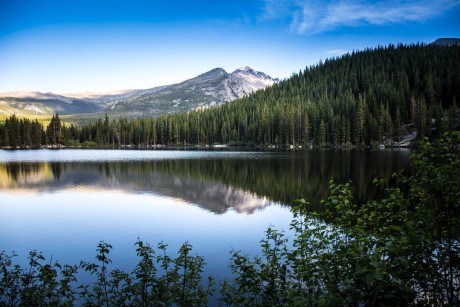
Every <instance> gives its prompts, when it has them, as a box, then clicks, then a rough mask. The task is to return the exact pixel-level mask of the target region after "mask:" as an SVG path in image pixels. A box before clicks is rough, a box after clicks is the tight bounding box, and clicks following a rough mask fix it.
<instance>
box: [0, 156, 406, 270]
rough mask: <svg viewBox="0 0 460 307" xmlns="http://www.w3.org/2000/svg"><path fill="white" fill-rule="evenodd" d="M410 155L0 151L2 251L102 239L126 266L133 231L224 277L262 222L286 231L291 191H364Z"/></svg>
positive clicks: (88, 255) (362, 196) (255, 241)
mask: <svg viewBox="0 0 460 307" xmlns="http://www.w3.org/2000/svg"><path fill="white" fill-rule="evenodd" d="M408 164H409V151H406V150H398V151H395V150H381V151H305V152H228V151H166V150H70V149H69V150H44V149H42V150H14V151H12V150H11V151H10V150H0V250H5V251H8V252H10V251H15V252H16V253H17V254H19V256H20V257H18V259H17V260H18V262H19V263H22V264H24V263H25V260H26V256H27V254H28V252H29V251H31V250H39V251H42V252H43V253H44V255H45V256H46V257H47V259H49V258H50V257H52V258H53V259H55V260H56V259H57V260H59V261H60V262H61V263H69V264H78V263H79V261H80V260H85V261H95V255H96V252H95V249H96V246H97V244H98V243H99V241H101V240H104V241H105V242H108V243H110V244H112V245H113V247H114V250H113V251H112V252H111V253H110V256H111V259H112V260H113V264H114V265H113V267H117V268H121V269H124V270H127V271H131V269H132V268H133V266H134V264H135V263H136V255H135V248H134V246H133V244H134V242H135V241H136V240H137V238H140V239H141V240H144V241H147V242H149V243H150V244H152V245H154V246H156V244H157V243H159V242H161V241H163V242H165V243H168V244H169V251H170V254H174V253H175V252H176V251H177V249H178V248H179V246H180V245H181V244H182V243H184V242H186V241H188V242H189V243H191V244H192V246H193V248H194V252H195V253H197V254H199V255H202V256H204V257H205V259H206V261H207V263H208V265H207V270H206V273H207V274H212V275H213V276H215V277H217V278H219V279H222V278H224V277H226V276H228V275H229V272H230V270H229V268H228V267H227V265H228V258H229V255H230V251H231V249H232V248H233V249H234V250H242V251H244V252H245V253H247V254H250V255H256V254H257V253H258V250H259V248H258V246H259V241H260V240H261V239H262V238H263V235H264V230H266V229H267V227H269V226H270V225H273V226H274V227H275V228H277V229H284V230H288V229H289V223H290V221H291V218H292V215H291V213H290V211H289V206H290V204H292V203H293V201H294V200H295V199H297V198H299V197H302V196H303V197H307V198H308V199H310V200H311V202H312V204H313V206H314V207H315V208H317V209H318V210H320V209H321V207H320V205H319V200H320V199H321V198H322V197H324V196H325V195H326V193H327V187H328V181H329V178H330V177H332V176H333V177H334V178H336V181H338V182H346V181H349V180H352V181H353V182H354V186H355V188H356V190H355V196H356V198H357V199H358V200H360V201H364V200H366V199H369V198H373V197H376V196H378V194H379V191H377V190H376V189H374V188H373V187H372V184H370V182H372V179H373V178H375V177H379V178H384V179H387V180H390V178H391V174H392V173H393V172H395V171H398V170H401V169H407V168H408ZM390 182H391V180H390Z"/></svg>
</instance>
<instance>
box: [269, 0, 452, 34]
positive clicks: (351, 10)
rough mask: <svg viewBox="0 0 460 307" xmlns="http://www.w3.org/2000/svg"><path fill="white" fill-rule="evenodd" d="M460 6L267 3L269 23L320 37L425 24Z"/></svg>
mask: <svg viewBox="0 0 460 307" xmlns="http://www.w3.org/2000/svg"><path fill="white" fill-rule="evenodd" d="M457 5H460V0H439V1H432V0H421V1H420V0H419V1H417V0H387V1H381V0H380V1H364V0H332V1H327V2H326V1H319V0H278V1H274V0H266V1H265V7H264V13H263V15H262V17H263V18H264V19H265V20H273V19H282V20H287V21H288V22H289V24H290V29H291V30H292V31H294V32H298V33H310V34H314V33H319V32H326V31H330V30H333V29H336V28H338V27H341V26H360V25H365V24H372V25H385V24H397V23H403V22H423V21H425V20H427V19H430V18H433V17H436V16H439V15H441V14H443V13H444V12H445V11H447V10H449V9H451V8H453V7H454V6H457Z"/></svg>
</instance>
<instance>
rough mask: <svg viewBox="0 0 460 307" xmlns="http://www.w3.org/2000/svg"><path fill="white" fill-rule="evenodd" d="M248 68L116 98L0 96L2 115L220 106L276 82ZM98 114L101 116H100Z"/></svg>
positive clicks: (217, 70) (151, 111)
mask: <svg viewBox="0 0 460 307" xmlns="http://www.w3.org/2000/svg"><path fill="white" fill-rule="evenodd" d="M278 81H279V80H278V79H273V78H271V77H270V76H268V75H266V74H265V73H263V72H260V71H255V70H254V69H252V68H251V67H247V66H246V67H242V68H239V69H237V70H235V71H234V72H232V73H230V74H229V73H227V72H226V71H225V70H224V69H222V68H215V69H212V70H210V71H208V72H206V73H204V74H201V75H199V76H197V77H195V78H192V79H189V80H186V81H184V82H181V83H178V84H172V85H165V86H159V87H154V88H150V89H144V90H130V91H126V92H123V93H121V94H116V95H87V96H85V95H77V96H76V97H71V96H64V95H57V94H54V93H40V92H12V93H3V94H1V93H0V114H2V115H6V116H9V115H12V114H17V115H51V114H54V113H59V114H62V115H66V114H68V115H76V116H75V117H79V116H81V114H83V113H86V115H85V116H87V117H88V116H90V115H88V113H89V114H91V113H92V114H93V116H92V117H96V118H97V117H101V116H102V115H103V114H105V113H108V114H109V115H113V116H127V117H134V116H143V115H147V116H154V115H159V114H162V113H176V112H186V111H190V110H194V109H197V108H207V107H209V106H213V105H220V104H223V103H225V102H227V101H232V100H235V99H237V98H242V97H244V96H245V95H248V94H251V93H253V92H255V91H257V90H260V89H264V88H266V87H267V86H270V85H273V84H274V83H276V82H278ZM101 114H102V115H101Z"/></svg>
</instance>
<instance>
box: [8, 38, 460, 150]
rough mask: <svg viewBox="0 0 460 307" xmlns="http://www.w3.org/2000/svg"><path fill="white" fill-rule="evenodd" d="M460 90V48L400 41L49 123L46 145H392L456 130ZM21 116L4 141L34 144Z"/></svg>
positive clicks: (45, 136)
mask: <svg viewBox="0 0 460 307" xmlns="http://www.w3.org/2000/svg"><path fill="white" fill-rule="evenodd" d="M458 97H460V46H439V45H428V46H427V45H420V44H417V45H398V46H394V45H390V46H388V47H378V48H375V49H367V50H364V51H359V52H352V53H350V54H346V55H344V56H342V57H340V58H333V59H328V60H326V61H325V62H324V63H322V62H320V63H318V64H317V65H314V66H311V67H307V68H306V69H305V70H303V71H299V73H297V74H294V75H293V76H292V77H290V78H289V79H287V80H284V81H282V82H280V83H278V84H275V85H273V86H271V87H269V88H267V89H265V90H260V91H257V92H256V93H254V94H252V95H249V96H246V97H244V98H242V99H239V100H236V101H233V102H230V103H227V104H225V105H223V106H219V107H214V108H210V109H206V110H197V111H192V112H187V113H180V114H174V115H162V116H160V117H156V118H137V119H134V120H127V119H119V120H117V121H115V120H109V119H108V118H107V117H106V118H105V119H100V120H98V121H97V122H94V123H91V124H87V125H84V126H81V127H76V126H66V127H65V126H62V125H59V127H58V129H57V132H56V127H53V128H52V129H49V128H48V129H47V130H49V131H50V133H53V136H52V137H50V136H49V135H48V134H47V133H45V131H44V133H42V134H41V136H42V139H41V144H50V143H49V142H50V140H53V141H59V142H60V144H64V145H75V144H79V143H83V142H89V143H91V144H95V145H98V146H117V145H156V144H163V145H175V144H249V145H260V146H268V145H277V146H286V145H294V146H300V145H302V146H305V145H315V146H350V145H358V146H361V145H372V144H380V143H385V144H388V145H391V144H393V142H398V141H400V139H401V137H402V136H404V135H407V134H408V133H410V132H413V131H417V132H418V133H419V135H427V134H439V133H441V132H443V131H447V130H452V129H455V127H456V126H458V125H459V120H458V114H457V102H456V99H458ZM16 121H19V120H17V119H16ZM11 122H12V121H11V120H10V121H9V122H7V123H4V124H1V125H0V138H1V139H0V141H1V145H2V146H11V145H15V144H16V145H17V146H26V145H27V144H28V143H27V139H28V137H27V135H28V133H27V132H15V129H20V127H19V126H18V128H14V127H12V126H11V125H12V124H11ZM23 126H26V125H23ZM56 133H57V134H56ZM15 135H16V137H19V136H21V140H20V141H16V142H15V143H11V142H12V138H15ZM24 135H25V137H23V136H24ZM34 137H38V134H36V136H34ZM36 143H37V142H35V144H36Z"/></svg>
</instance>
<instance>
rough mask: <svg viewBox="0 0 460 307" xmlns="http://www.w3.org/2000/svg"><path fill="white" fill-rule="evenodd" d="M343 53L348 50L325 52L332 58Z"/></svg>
mask: <svg viewBox="0 0 460 307" xmlns="http://www.w3.org/2000/svg"><path fill="white" fill-rule="evenodd" d="M345 53H348V50H345V49H334V50H328V51H326V54H327V55H332V56H335V55H344V54H345Z"/></svg>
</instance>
